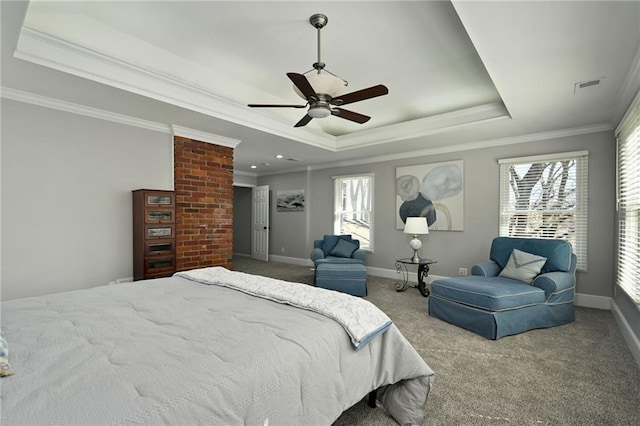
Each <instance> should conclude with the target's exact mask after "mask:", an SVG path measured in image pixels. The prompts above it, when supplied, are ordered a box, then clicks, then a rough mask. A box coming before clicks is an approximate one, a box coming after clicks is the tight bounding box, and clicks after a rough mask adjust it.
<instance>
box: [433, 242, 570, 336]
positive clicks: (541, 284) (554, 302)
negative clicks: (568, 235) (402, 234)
mask: <svg viewBox="0 0 640 426" xmlns="http://www.w3.org/2000/svg"><path fill="white" fill-rule="evenodd" d="M489 258H490V260H491V261H490V262H485V263H480V264H477V265H474V266H473V268H472V269H471V274H472V276H468V277H454V278H446V279H438V280H435V281H434V282H433V283H432V284H431V295H430V297H429V315H430V316H432V317H435V318H439V319H442V320H444V321H447V322H449V323H451V324H455V325H457V326H459V327H462V328H465V329H467V330H470V331H472V332H474V333H477V334H480V335H481V336H484V337H486V338H488V339H493V340H496V339H499V338H501V337H504V336H508V335H512V334H518V333H522V332H525V331H528V330H532V329H535V328H546V327H554V326H557V325H562V324H566V323H569V322H571V321H573V320H574V319H575V314H574V306H573V299H574V296H575V282H576V277H575V270H576V260H577V259H576V256H575V254H573V252H572V250H571V245H570V244H569V243H568V242H567V241H564V240H551V239H540V238H511V237H498V238H495V239H494V240H493V242H492V244H491V251H490V256H489Z"/></svg>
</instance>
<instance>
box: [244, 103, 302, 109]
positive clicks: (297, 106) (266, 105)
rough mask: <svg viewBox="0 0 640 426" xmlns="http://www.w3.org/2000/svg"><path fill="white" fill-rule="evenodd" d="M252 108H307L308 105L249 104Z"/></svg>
mask: <svg viewBox="0 0 640 426" xmlns="http://www.w3.org/2000/svg"><path fill="white" fill-rule="evenodd" d="M247 106H248V107H251V108H306V107H307V106H306V105H287V104H277V105H274V104H249V105H247Z"/></svg>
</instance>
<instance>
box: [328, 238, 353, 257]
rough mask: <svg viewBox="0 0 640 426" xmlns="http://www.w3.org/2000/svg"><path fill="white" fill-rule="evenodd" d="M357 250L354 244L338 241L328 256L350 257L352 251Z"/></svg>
mask: <svg viewBox="0 0 640 426" xmlns="http://www.w3.org/2000/svg"><path fill="white" fill-rule="evenodd" d="M357 248H358V246H356V245H355V244H353V243H350V242H349V241H347V240H343V239H340V241H338V244H336V246H335V247H334V248H333V250H331V253H330V254H331V256H337V257H351V255H352V254H353V252H354V251H356V249H357Z"/></svg>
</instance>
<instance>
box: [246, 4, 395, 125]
mask: <svg viewBox="0 0 640 426" xmlns="http://www.w3.org/2000/svg"><path fill="white" fill-rule="evenodd" d="M328 22H329V18H327V16H326V15H323V14H322V13H316V14H314V15H311V17H310V18H309V23H310V24H311V25H312V26H313V27H314V28H316V29H317V31H318V61H317V62H315V63H314V64H313V69H311V70H309V71H307V72H305V73H304V74H298V73H293V72H290V73H287V77H289V79H290V80H291V81H292V82H293V88H294V90H295V92H296V93H297V94H298V96H300V97H301V98H302V99H304V100H306V101H307V103H306V104H305V105H288V104H281V105H272V104H249V105H248V106H249V107H252V108H306V107H307V106H308V107H309V109H308V110H307V114H306V115H305V116H304V117H302V119H301V120H300V121H298V122H297V123H296V124H295V126H294V127H302V126H305V125H307V123H309V122H310V121H311V120H312V119H314V118H325V117H328V116H330V115H334V116H336V117H340V118H343V119H345V120H349V121H353V122H356V123H360V124H363V123H366V122H367V121H369V119H370V118H371V117H369V116H366V115H363V114H358V113H356V112H353V111H349V110H346V109H343V108H338V107H339V106H342V105H346V104H350V103H353V102H359V101H364V100H366V99H371V98H375V97H377V96H382V95H386V94H387V93H389V90H388V89H387V88H386V87H385V86H384V85H382V84H379V85H377V86H372V87H369V88H367V89H362V90H358V91H355V92H351V93H347V94H344V95H343V94H342V92H343V89H344V87H346V86H347V84H348V83H347V81H346V80H344V79H342V78H340V77H338V76H337V75H335V74H333V73H332V72H330V71H328V70H327V69H325V63H324V62H322V59H321V57H320V51H321V49H320V48H321V44H320V40H321V39H320V30H321V29H322V28H324V26H325V25H327V23H328ZM305 74H309V75H308V76H307V75H305Z"/></svg>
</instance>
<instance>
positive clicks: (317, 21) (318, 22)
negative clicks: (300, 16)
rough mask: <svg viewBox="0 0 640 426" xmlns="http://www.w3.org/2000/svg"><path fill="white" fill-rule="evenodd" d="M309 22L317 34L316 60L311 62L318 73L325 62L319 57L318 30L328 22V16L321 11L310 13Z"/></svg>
mask: <svg viewBox="0 0 640 426" xmlns="http://www.w3.org/2000/svg"><path fill="white" fill-rule="evenodd" d="M309 22H310V23H311V25H313V26H314V28H315V29H316V31H317V34H318V61H317V62H316V63H315V64H313V68H314V69H316V70H317V71H318V74H320V71H321V70H322V69H323V68H324V67H325V63H324V62H322V58H321V57H320V52H321V46H322V45H321V42H320V30H321V29H322V28H324V26H325V25H327V24H328V23H329V18H327V15H323V14H322V13H316V14H315V15H311V17H310V18H309Z"/></svg>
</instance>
